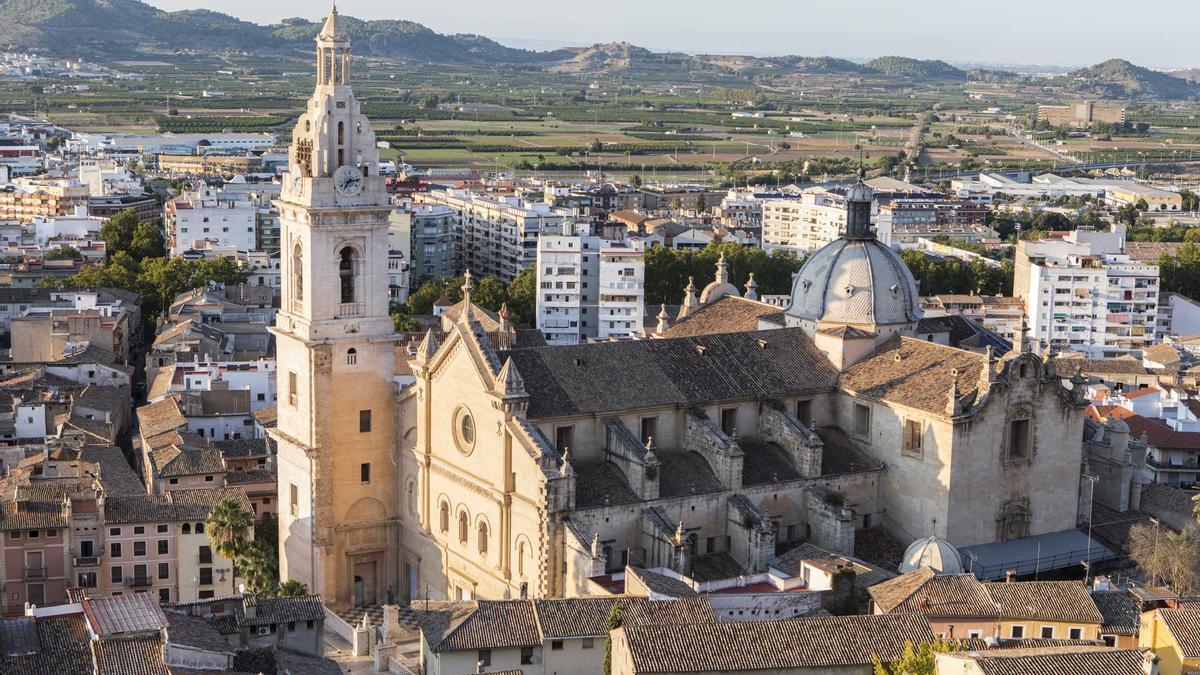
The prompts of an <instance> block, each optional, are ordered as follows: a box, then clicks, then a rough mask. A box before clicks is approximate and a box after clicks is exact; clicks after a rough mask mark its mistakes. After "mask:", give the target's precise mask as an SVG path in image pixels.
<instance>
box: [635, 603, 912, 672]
mask: <svg viewBox="0 0 1200 675" xmlns="http://www.w3.org/2000/svg"><path fill="white" fill-rule="evenodd" d="M621 630H622V631H623V632H624V634H625V639H626V640H627V642H628V645H629V650H630V653H631V656H632V659H633V667H634V670H636V671H637V672H639V673H689V672H723V671H747V670H771V669H800V668H834V667H839V666H841V667H844V666H861V667H867V668H869V667H870V664H871V662H872V658H874V657H876V656H878V657H879V658H880V659H881V660H882V661H884V662H885V663H887V662H891V661H892V660H894V659H896V658H897V657H899V656H900V654H901V653H902V652H903V651H904V645H905V642H912V643H922V642H931V641H933V639H934V636H933V631H932V630H930V628H929V623H928V622H927V621H926V620H925V619H924V618H922V617H920V616H918V615H915V614H888V615H874V616H840V617H821V618H804V619H783V620H777V621H741V622H734V621H730V622H716V623H707V624H676V625H657V626H651V625H647V626H626V627H623V628H622V629H621Z"/></svg>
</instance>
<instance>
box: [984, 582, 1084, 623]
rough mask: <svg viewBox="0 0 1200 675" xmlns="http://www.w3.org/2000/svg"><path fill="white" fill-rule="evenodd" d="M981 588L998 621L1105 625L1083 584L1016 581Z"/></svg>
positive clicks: (985, 585)
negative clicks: (1014, 620)
mask: <svg viewBox="0 0 1200 675" xmlns="http://www.w3.org/2000/svg"><path fill="white" fill-rule="evenodd" d="M983 587H984V588H985V589H986V590H987V593H988V595H990V596H991V598H992V600H993V601H994V602H995V603H996V605H997V607H998V608H999V610H1000V617H1001V618H1005V619H1041V620H1044V621H1076V622H1079V623H1094V624H1101V623H1103V622H1104V616H1103V615H1102V614H1101V613H1100V610H1099V609H1097V608H1096V603H1095V602H1093V601H1092V597H1091V596H1090V595H1088V592H1087V588H1086V587H1085V586H1084V585H1083V582H1082V581H1015V582H1012V583H988V584H983Z"/></svg>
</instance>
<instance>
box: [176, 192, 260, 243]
mask: <svg viewBox="0 0 1200 675" xmlns="http://www.w3.org/2000/svg"><path fill="white" fill-rule="evenodd" d="M163 222H164V223H165V224H166V231H167V250H168V251H169V252H170V255H171V256H172V257H177V256H180V255H182V254H183V252H184V251H188V250H192V249H232V250H235V251H253V250H255V249H256V248H257V246H258V237H257V233H258V227H257V226H258V206H257V205H256V204H254V203H253V201H252V200H250V199H248V198H246V197H245V196H243V195H232V194H225V193H221V192H217V191H216V190H213V189H211V188H207V187H205V188H203V189H202V190H200V191H197V192H185V193H184V194H182V195H180V196H179V197H176V198H175V199H172V200H171V201H169V202H167V204H166V206H165V207H164V208H163Z"/></svg>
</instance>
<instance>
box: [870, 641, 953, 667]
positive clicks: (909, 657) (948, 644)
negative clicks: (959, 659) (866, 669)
mask: <svg viewBox="0 0 1200 675" xmlns="http://www.w3.org/2000/svg"><path fill="white" fill-rule="evenodd" d="M961 649H962V646H961V645H960V644H959V643H958V642H955V641H953V640H947V639H945V638H937V639H936V640H934V641H933V642H923V643H921V644H919V645H914V644H913V643H912V642H909V641H905V643H904V652H903V653H901V655H900V657H899V658H897V659H896V660H894V661H892V662H891V663H890V664H888V665H886V666H885V665H883V663H881V662H880V661H879V658H878V657H872V661H874V664H875V669H874V671H873V674H874V675H936V673H937V655H938V654H945V653H949V652H957V651H960V650H961Z"/></svg>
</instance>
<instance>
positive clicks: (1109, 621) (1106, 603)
mask: <svg viewBox="0 0 1200 675" xmlns="http://www.w3.org/2000/svg"><path fill="white" fill-rule="evenodd" d="M1092 602H1094V603H1096V609H1098V610H1100V614H1101V616H1103V617H1104V623H1103V624H1101V625H1100V632H1101V633H1104V634H1106V635H1133V636H1136V635H1137V634H1138V626H1139V623H1140V621H1141V616H1142V608H1141V607H1142V603H1140V602H1139V601H1138V599H1137V598H1135V597H1133V595H1132V594H1131V593H1129V592H1128V591H1125V590H1119V591H1096V592H1095V593H1092Z"/></svg>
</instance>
